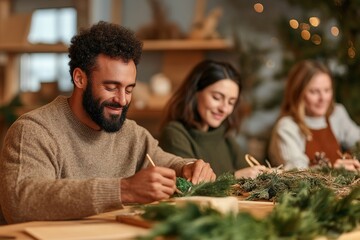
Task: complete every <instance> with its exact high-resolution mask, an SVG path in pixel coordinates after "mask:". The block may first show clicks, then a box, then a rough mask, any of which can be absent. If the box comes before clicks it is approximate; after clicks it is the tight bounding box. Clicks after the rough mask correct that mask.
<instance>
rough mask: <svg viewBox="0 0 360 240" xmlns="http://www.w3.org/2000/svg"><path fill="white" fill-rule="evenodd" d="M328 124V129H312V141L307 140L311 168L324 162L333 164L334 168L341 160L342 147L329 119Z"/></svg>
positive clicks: (306, 151)
mask: <svg viewBox="0 0 360 240" xmlns="http://www.w3.org/2000/svg"><path fill="white" fill-rule="evenodd" d="M326 122H327V127H326V128H323V129H310V131H311V133H312V140H307V141H306V147H305V154H306V155H307V156H308V158H309V159H310V166H314V165H319V164H322V163H323V162H324V161H327V162H329V163H331V166H332V165H333V164H334V163H335V161H336V160H337V159H339V158H340V156H339V151H340V149H341V148H340V145H339V143H338V141H337V140H336V138H335V136H334V134H333V132H332V131H331V128H330V124H329V121H328V119H327V120H326ZM340 152H341V151H340Z"/></svg>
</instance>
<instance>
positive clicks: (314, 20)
mask: <svg viewBox="0 0 360 240" xmlns="http://www.w3.org/2000/svg"><path fill="white" fill-rule="evenodd" d="M309 23H310V24H311V26H313V27H317V26H319V24H320V19H319V18H318V17H311V18H309Z"/></svg>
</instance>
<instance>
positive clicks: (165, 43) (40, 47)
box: [0, 39, 233, 54]
mask: <svg viewBox="0 0 360 240" xmlns="http://www.w3.org/2000/svg"><path fill="white" fill-rule="evenodd" d="M68 47H69V46H68V45H66V44H63V43H59V44H30V43H27V44H0V52H5V53H14V54H21V53H48V52H49V53H66V52H67V51H68ZM232 47H233V43H232V42H231V41H230V40H227V39H214V40H145V41H144V48H143V49H144V51H169V50H226V49H231V48H232Z"/></svg>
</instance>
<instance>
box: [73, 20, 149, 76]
mask: <svg viewBox="0 0 360 240" xmlns="http://www.w3.org/2000/svg"><path fill="white" fill-rule="evenodd" d="M142 46H143V44H142V42H141V41H140V40H138V39H137V38H136V36H135V33H134V32H133V31H131V30H129V29H127V28H125V27H122V26H119V25H117V24H113V23H107V22H104V21H100V22H98V23H97V24H95V25H93V26H92V27H91V28H89V29H85V30H82V31H80V33H79V34H78V35H75V36H74V37H73V38H72V39H71V44H70V47H69V55H68V56H69V58H70V61H69V67H70V71H69V72H70V76H71V81H72V82H73V83H74V80H73V77H72V73H73V71H74V69H75V68H77V67H78V68H80V69H81V70H83V71H84V72H85V73H86V75H87V76H88V77H90V76H91V72H92V70H93V69H94V67H95V64H96V58H97V56H98V55H99V54H104V55H106V56H108V57H111V58H114V59H122V60H124V61H126V62H128V61H130V60H133V61H134V63H135V65H136V66H137V65H138V63H139V61H140V57H141V53H142Z"/></svg>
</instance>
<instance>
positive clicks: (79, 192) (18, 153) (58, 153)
mask: <svg viewBox="0 0 360 240" xmlns="http://www.w3.org/2000/svg"><path fill="white" fill-rule="evenodd" d="M146 153H149V154H150V155H151V157H152V158H153V159H154V161H155V162H156V164H157V165H159V166H167V167H170V168H173V169H175V171H176V172H177V174H178V175H179V174H180V171H181V168H182V166H183V165H184V164H185V163H186V162H188V161H193V160H194V159H183V158H179V157H176V156H174V155H171V154H168V153H165V152H164V151H162V150H161V148H159V147H158V142H157V141H156V140H155V139H154V138H153V137H152V136H151V135H150V133H149V132H148V131H146V130H145V129H144V128H142V127H140V126H139V125H137V124H136V123H135V122H134V121H132V120H126V121H125V123H124V125H123V127H122V128H121V129H120V131H118V132H117V133H106V132H104V131H94V130H92V129H90V128H88V127H87V126H85V125H83V124H82V123H81V122H80V121H78V119H77V118H76V117H75V115H74V114H73V113H72V111H71V109H70V107H69V105H68V102H67V98H66V97H63V96H60V97H58V98H57V99H55V100H54V101H53V102H51V103H49V104H48V105H46V106H43V107H41V108H39V109H37V110H34V111H32V112H29V113H27V114H25V115H23V116H21V117H20V118H19V119H18V120H17V121H16V122H15V123H14V124H13V125H12V126H11V127H10V129H9V130H8V132H7V136H6V138H5V142H4V146H3V150H2V154H1V157H0V205H1V211H0V219H1V218H2V219H4V218H5V220H6V222H7V223H15V222H25V221H33V220H65V219H78V218H83V217H86V216H90V215H94V214H98V213H101V212H105V211H109V210H113V209H116V208H121V207H122V204H121V192H120V178H123V177H129V176H131V175H133V174H134V173H136V172H137V171H138V170H140V169H141V168H143V167H146V166H147V161H145V155H146Z"/></svg>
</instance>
